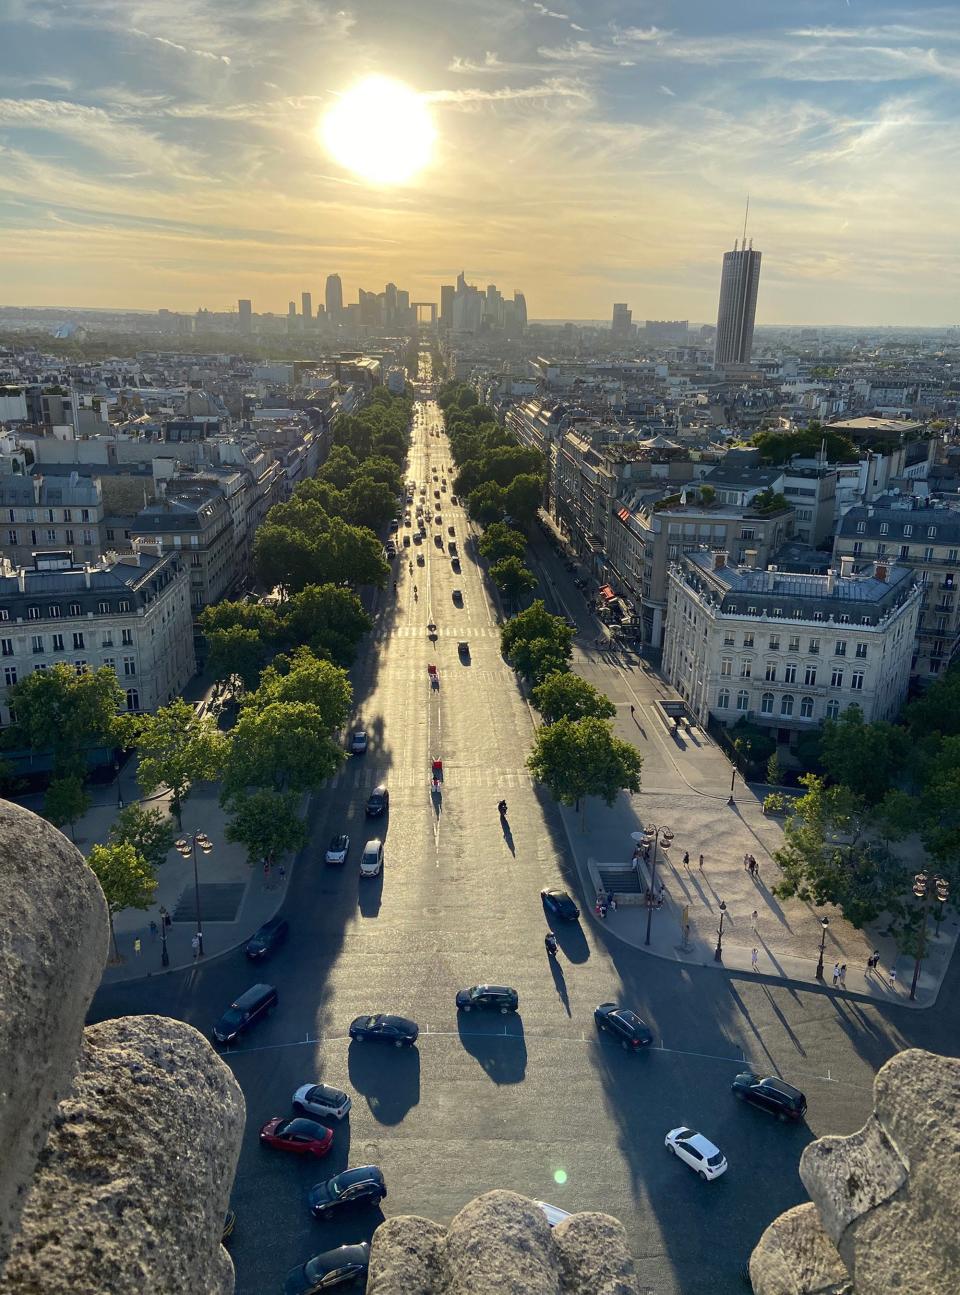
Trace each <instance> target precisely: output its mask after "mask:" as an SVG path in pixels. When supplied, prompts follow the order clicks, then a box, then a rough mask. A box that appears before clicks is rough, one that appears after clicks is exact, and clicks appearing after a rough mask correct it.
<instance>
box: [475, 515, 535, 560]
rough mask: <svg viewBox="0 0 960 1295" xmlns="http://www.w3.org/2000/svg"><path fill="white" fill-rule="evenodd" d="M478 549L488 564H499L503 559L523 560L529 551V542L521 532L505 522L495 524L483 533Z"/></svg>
mask: <svg viewBox="0 0 960 1295" xmlns="http://www.w3.org/2000/svg"><path fill="white" fill-rule="evenodd" d="M478 547H479V549H480V553H481V555H482V556H483V557H485V558H486V559H487V561H488V562H499V561H500V560H501V559H502V558H520V559H521V560H522V559H523V557H524V554H525V553H526V551H527V540H526V536H524V535H523V534H522V533H521V532H520V531H516V530H514V529H513V527H512V526H507V524H506V523H505V522H493V523H492V525H490V526H488V527H487V529H486V530H485V531H484V532H483V535H482V536H481V537H480V543H479V545H478Z"/></svg>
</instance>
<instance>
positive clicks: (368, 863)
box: [360, 836, 383, 877]
mask: <svg viewBox="0 0 960 1295" xmlns="http://www.w3.org/2000/svg"><path fill="white" fill-rule="evenodd" d="M382 868H383V842H382V841H381V840H380V838H379V837H376V836H375V837H374V838H373V840H372V841H368V842H367V844H366V845H365V846H364V847H363V854H362V855H361V856H360V876H361V877H377V876H379V875H380V871H381V869H382Z"/></svg>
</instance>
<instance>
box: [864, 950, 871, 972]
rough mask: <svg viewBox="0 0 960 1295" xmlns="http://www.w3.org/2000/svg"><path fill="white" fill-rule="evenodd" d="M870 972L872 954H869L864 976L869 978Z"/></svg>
mask: <svg viewBox="0 0 960 1295" xmlns="http://www.w3.org/2000/svg"><path fill="white" fill-rule="evenodd" d="M871 971H873V954H872V953H871V954H870V957H869V958H868V959H867V969H866V972H865V973H864V974H865V975H868V976H869V975H870V972H871Z"/></svg>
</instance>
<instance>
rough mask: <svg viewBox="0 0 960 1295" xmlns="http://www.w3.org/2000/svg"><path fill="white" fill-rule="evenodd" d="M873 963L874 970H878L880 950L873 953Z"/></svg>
mask: <svg viewBox="0 0 960 1295" xmlns="http://www.w3.org/2000/svg"><path fill="white" fill-rule="evenodd" d="M872 962H873V969H874V971H876V969H877V968H878V967H879V966H880V950H879V949H874V951H873V958H872Z"/></svg>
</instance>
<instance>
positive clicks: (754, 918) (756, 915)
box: [750, 909, 760, 935]
mask: <svg viewBox="0 0 960 1295" xmlns="http://www.w3.org/2000/svg"><path fill="white" fill-rule="evenodd" d="M759 916H760V914H759V913H758V912H757V910H756V909H754V910H753V912H752V914H751V915H750V921H751V922H752V923H753V933H754V935H756V933H757V919H758V918H759Z"/></svg>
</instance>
